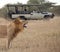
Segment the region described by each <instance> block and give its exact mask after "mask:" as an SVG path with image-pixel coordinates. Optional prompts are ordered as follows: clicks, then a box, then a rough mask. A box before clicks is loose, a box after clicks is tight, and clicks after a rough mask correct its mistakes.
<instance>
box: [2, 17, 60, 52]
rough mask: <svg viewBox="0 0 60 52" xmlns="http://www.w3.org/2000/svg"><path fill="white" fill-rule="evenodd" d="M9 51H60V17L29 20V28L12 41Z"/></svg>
mask: <svg viewBox="0 0 60 52" xmlns="http://www.w3.org/2000/svg"><path fill="white" fill-rule="evenodd" d="M3 52H5V51H4V50H3ZM8 52H60V17H55V18H54V19H51V20H30V21H28V24H27V28H25V29H24V31H23V32H19V33H18V34H17V36H16V37H15V39H13V40H12V41H11V44H10V49H9V50H8Z"/></svg>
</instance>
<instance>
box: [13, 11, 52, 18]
mask: <svg viewBox="0 0 60 52" xmlns="http://www.w3.org/2000/svg"><path fill="white" fill-rule="evenodd" d="M21 16H24V17H25V18H27V19H42V18H44V17H45V16H48V17H49V16H50V17H51V16H52V13H47V12H43V13H37V12H32V13H31V14H12V18H17V17H21Z"/></svg>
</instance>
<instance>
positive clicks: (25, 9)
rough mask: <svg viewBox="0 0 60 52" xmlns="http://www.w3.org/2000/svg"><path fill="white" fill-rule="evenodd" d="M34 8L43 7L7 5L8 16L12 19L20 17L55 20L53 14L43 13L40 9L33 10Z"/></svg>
mask: <svg viewBox="0 0 60 52" xmlns="http://www.w3.org/2000/svg"><path fill="white" fill-rule="evenodd" d="M33 7H42V6H41V5H26V4H23V5H22V4H21V5H11V4H9V5H7V8H8V16H9V17H10V18H11V19H15V18H17V17H20V18H21V19H25V20H27V19H42V18H53V17H54V14H53V13H51V12H44V11H43V12H41V11H40V10H38V9H32V10H31V8H33Z"/></svg>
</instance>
